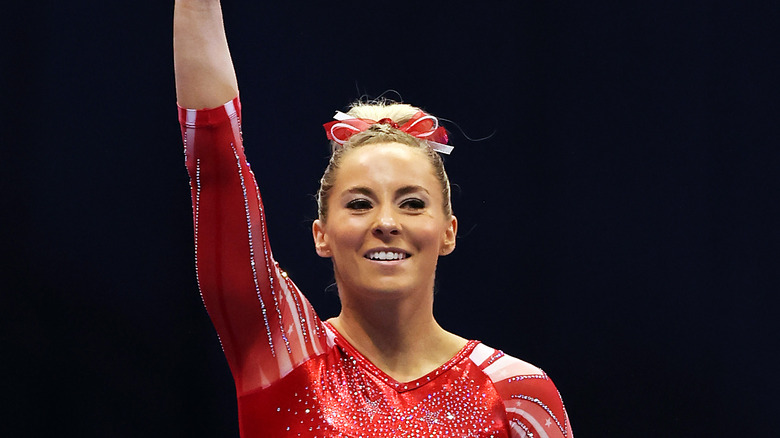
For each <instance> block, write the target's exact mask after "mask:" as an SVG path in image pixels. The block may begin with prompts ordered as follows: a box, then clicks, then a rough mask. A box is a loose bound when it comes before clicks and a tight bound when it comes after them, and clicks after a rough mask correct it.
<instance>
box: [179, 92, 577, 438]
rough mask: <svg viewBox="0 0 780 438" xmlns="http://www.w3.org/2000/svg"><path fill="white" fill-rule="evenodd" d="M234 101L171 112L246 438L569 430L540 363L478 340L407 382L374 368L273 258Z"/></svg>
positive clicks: (210, 302) (203, 274)
mask: <svg viewBox="0 0 780 438" xmlns="http://www.w3.org/2000/svg"><path fill="white" fill-rule="evenodd" d="M240 114H241V107H240V102H239V100H238V98H236V99H234V100H233V101H231V102H228V103H227V104H225V105H223V106H221V107H218V108H213V109H207V110H198V111H196V110H187V109H183V108H180V109H179V120H180V122H181V125H182V136H183V138H184V149H185V155H186V163H187V170H188V172H189V174H190V178H191V189H192V204H193V214H194V224H195V246H196V263H197V272H198V284H199V286H200V290H201V296H202V298H203V302H204V304H205V306H206V309H207V310H208V313H209V316H210V317H211V320H212V322H213V323H214V327H215V328H216V330H217V333H218V335H219V339H220V342H221V344H222V349H223V350H224V352H225V357H226V358H227V361H228V364H229V365H230V370H231V372H232V373H233V378H234V380H235V384H236V393H237V396H238V413H239V428H240V431H241V436H242V437H243V438H249V437H253V438H255V437H258V438H259V437H282V436H284V437H288V436H289V437H297V436H300V437H423V436H424V437H550V438H553V437H567V438H571V437H572V436H573V435H572V432H571V428H570V425H569V421H568V417H567V415H566V410H565V409H564V406H563V402H562V400H561V398H560V395H559V394H558V391H557V390H556V388H555V385H553V383H552V381H551V380H550V379H549V378H548V377H547V375H546V374H545V373H544V372H541V371H539V372H536V373H533V374H524V373H527V370H529V369H533V368H531V367H530V366H529V365H528V364H526V363H524V362H522V361H520V360H518V359H515V358H513V357H511V356H508V355H505V354H504V353H502V352H501V351H498V350H494V349H492V348H490V347H488V346H486V345H484V344H481V343H479V342H477V341H469V342H468V343H467V345H466V346H465V347H464V348H463V349H462V350H461V351H460V352H459V353H458V354H457V355H456V356H455V357H453V358H452V359H450V360H449V361H448V362H447V363H445V364H444V365H442V366H441V367H439V368H438V369H436V370H434V371H433V372H431V373H429V374H428V375H426V376H423V377H421V378H419V379H417V380H414V381H411V382H397V381H395V380H393V379H392V378H391V377H389V376H388V375H387V374H385V373H384V372H382V371H381V370H379V369H378V368H377V367H376V366H374V365H373V364H372V363H371V362H369V361H368V360H367V359H366V358H365V357H363V356H362V355H361V354H360V353H359V352H358V351H357V350H355V349H354V348H353V347H352V346H351V345H350V344H349V343H347V341H346V340H345V339H344V338H343V337H341V336H340V335H339V334H338V332H337V331H336V330H335V329H334V328H333V327H332V326H330V325H329V324H327V323H325V322H323V321H321V320H320V319H319V318H318V317H317V314H316V313H315V312H314V309H313V308H312V307H311V305H310V304H309V302H308V300H306V298H305V297H304V296H303V294H301V292H300V291H299V290H298V288H297V287H296V286H295V284H293V282H292V280H290V279H289V278H287V275H286V274H285V273H284V272H283V271H282V270H281V269H280V268H279V265H278V264H277V263H276V262H275V261H274V259H273V255H272V253H271V248H270V246H269V244H268V235H267V232H266V223H265V216H264V214H265V212H264V210H263V204H262V201H261V199H260V192H259V191H258V188H257V184H256V182H255V177H254V174H253V173H252V171H251V169H250V168H249V164H248V163H247V162H246V158H245V156H244V150H243V144H242V139H241V121H240Z"/></svg>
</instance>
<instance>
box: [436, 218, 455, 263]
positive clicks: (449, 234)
mask: <svg viewBox="0 0 780 438" xmlns="http://www.w3.org/2000/svg"><path fill="white" fill-rule="evenodd" d="M457 236H458V218H456V217H455V216H450V223H449V225H448V226H447V229H446V230H444V234H443V235H442V241H441V248H439V255H447V254H449V253H451V252H452V251H454V250H455V238H456V237H457Z"/></svg>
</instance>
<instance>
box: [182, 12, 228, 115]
mask: <svg viewBox="0 0 780 438" xmlns="http://www.w3.org/2000/svg"><path fill="white" fill-rule="evenodd" d="M173 60H174V66H175V70H176V98H177V100H178V103H179V106H181V107H184V108H195V109H201V108H214V107H217V106H219V105H222V104H224V103H225V102H228V101H230V100H231V99H233V98H234V97H236V96H237V95H238V82H237V81H236V72H235V70H234V69H233V61H232V59H231V58H230V50H229V49H228V44H227V37H226V36H225V27H224V25H223V22H222V9H221V6H220V3H219V0H176V6H175V8H174V16H173Z"/></svg>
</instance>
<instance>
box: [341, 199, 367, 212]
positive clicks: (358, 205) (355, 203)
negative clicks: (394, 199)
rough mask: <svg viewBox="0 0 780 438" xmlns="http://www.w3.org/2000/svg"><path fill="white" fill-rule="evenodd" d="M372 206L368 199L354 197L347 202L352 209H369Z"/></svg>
mask: <svg viewBox="0 0 780 438" xmlns="http://www.w3.org/2000/svg"><path fill="white" fill-rule="evenodd" d="M371 207H372V205H371V202H370V201H369V200H368V199H362V198H359V199H353V200H351V201H349V202H347V208H348V209H350V210H368V209H370V208H371Z"/></svg>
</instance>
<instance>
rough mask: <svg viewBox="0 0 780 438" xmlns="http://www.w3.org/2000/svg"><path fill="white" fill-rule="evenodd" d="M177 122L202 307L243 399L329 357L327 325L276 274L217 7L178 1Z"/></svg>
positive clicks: (209, 3) (192, 0)
mask: <svg viewBox="0 0 780 438" xmlns="http://www.w3.org/2000/svg"><path fill="white" fill-rule="evenodd" d="M174 16H175V18H174V58H175V66H176V92H177V99H178V101H179V121H180V123H181V127H182V137H183V139H184V149H185V158H186V164H187V171H188V173H189V175H190V188H191V192H192V206H193V219H194V228H195V250H196V264H197V273H198V286H199V287H200V291H201V296H202V298H203V302H204V304H205V306H206V309H207V310H208V313H209V317H210V318H211V321H212V323H213V324H214V327H215V329H216V330H217V333H218V334H219V339H220V343H221V344H222V349H223V351H224V352H225V357H226V358H227V361H228V364H229V365H230V369H231V372H232V373H233V378H234V380H235V382H236V391H237V393H238V395H239V396H240V395H241V394H243V393H246V392H247V391H252V390H254V389H257V388H263V387H266V386H268V385H270V384H272V383H274V382H275V381H277V380H278V379H279V378H281V377H283V376H284V375H286V374H287V373H288V372H290V371H291V370H292V369H293V368H294V367H295V366H297V365H299V364H301V363H302V362H304V361H306V360H308V359H309V358H311V357H313V356H315V355H317V354H320V353H322V352H324V351H325V350H324V349H325V347H326V342H327V337H326V334H325V331H324V329H323V328H322V323H321V322H320V320H319V319H318V318H317V316H316V314H315V313H314V310H313V309H312V308H311V305H310V304H309V302H308V301H307V300H306V299H305V298H304V296H303V295H302V294H301V293H300V291H299V290H298V288H297V287H296V286H295V285H294V284H293V282H292V281H291V280H290V279H288V278H287V276H286V275H285V274H284V272H282V270H281V269H279V265H278V264H277V263H276V262H275V261H274V259H273V254H272V253H271V247H270V245H269V243H268V234H267V231H266V222H265V217H264V212H263V204H262V200H261V197H260V192H259V191H258V188H257V184H256V182H255V177H254V174H253V172H252V170H251V169H250V168H249V164H248V163H247V161H246V156H245V155H244V148H243V144H242V138H241V127H240V123H241V118H240V117H241V105H240V102H239V100H238V97H237V94H238V88H237V86H236V79H235V72H234V70H233V65H232V62H231V60H230V53H229V51H228V48H227V41H226V38H225V32H224V28H223V25H222V13H221V11H220V5H219V2H218V1H217V0H211V1H209V0H176V9H175V13H174Z"/></svg>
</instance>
